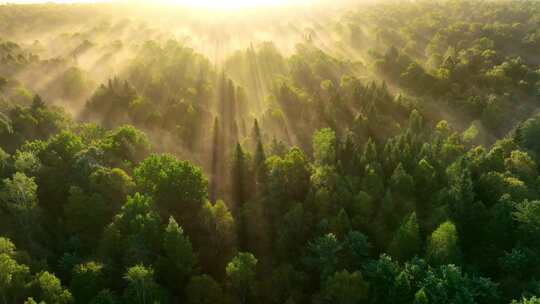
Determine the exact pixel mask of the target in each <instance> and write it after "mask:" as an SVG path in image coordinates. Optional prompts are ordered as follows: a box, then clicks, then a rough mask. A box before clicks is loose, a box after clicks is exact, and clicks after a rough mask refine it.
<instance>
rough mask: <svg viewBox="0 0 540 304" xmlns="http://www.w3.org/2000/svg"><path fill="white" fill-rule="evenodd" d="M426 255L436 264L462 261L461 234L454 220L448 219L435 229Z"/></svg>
mask: <svg viewBox="0 0 540 304" xmlns="http://www.w3.org/2000/svg"><path fill="white" fill-rule="evenodd" d="M426 256H427V258H428V259H429V260H430V261H431V262H432V263H434V264H435V265H442V264H455V263H458V262H459V261H460V258H461V251H460V248H459V236H458V232H457V229H456V226H455V225H454V224H453V223H452V222H450V221H446V222H444V223H442V224H441V225H439V227H438V228H437V229H436V230H435V231H433V233H432V234H431V237H430V238H429V241H428V244H427V248H426Z"/></svg>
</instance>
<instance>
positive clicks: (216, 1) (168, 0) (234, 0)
mask: <svg viewBox="0 0 540 304" xmlns="http://www.w3.org/2000/svg"><path fill="white" fill-rule="evenodd" d="M113 1H114V0H10V1H4V0H0V3H47V2H54V3H81V2H85V3H91V2H113ZM131 1H132V2H137V3H146V4H148V3H158V4H175V5H182V6H189V7H198V8H210V9H238V8H252V7H272V6H282V5H298V4H311V3H314V2H317V1H319V0H157V1H155V0H154V1H151V0H131ZM116 2H130V0H116Z"/></svg>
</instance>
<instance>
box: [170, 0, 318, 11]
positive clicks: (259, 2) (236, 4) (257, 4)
mask: <svg viewBox="0 0 540 304" xmlns="http://www.w3.org/2000/svg"><path fill="white" fill-rule="evenodd" d="M161 2H162V3H165V4H173V5H179V6H185V7H192V8H200V9H208V10H239V9H254V8H270V7H280V6H297V5H305V4H312V3H314V2H317V1H316V0H162V1H161Z"/></svg>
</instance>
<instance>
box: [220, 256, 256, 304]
mask: <svg viewBox="0 0 540 304" xmlns="http://www.w3.org/2000/svg"><path fill="white" fill-rule="evenodd" d="M257 263H258V261H257V259H256V258H255V256H253V254H251V253H248V252H241V253H239V254H238V255H236V256H235V257H234V258H233V259H232V261H231V262H229V264H227V267H226V269H225V270H226V272H227V277H228V278H229V280H230V282H231V284H232V287H233V289H234V290H235V292H236V294H237V296H238V301H239V302H240V303H248V301H249V300H248V299H249V297H250V296H252V294H253V292H254V288H255V284H254V283H255V281H254V280H255V275H256V266H257Z"/></svg>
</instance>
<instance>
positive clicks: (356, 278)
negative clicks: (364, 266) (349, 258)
mask: <svg viewBox="0 0 540 304" xmlns="http://www.w3.org/2000/svg"><path fill="white" fill-rule="evenodd" d="M367 290H368V288H367V284H366V282H364V279H363V278H362V275H361V274H360V272H354V273H349V272H348V271H347V270H343V271H341V272H336V273H335V274H334V275H333V276H331V277H329V278H328V279H327V280H326V282H325V284H324V287H323V288H322V292H323V294H324V296H325V298H326V299H327V300H328V301H330V302H332V303H337V304H356V303H363V302H364V301H365V300H366V299H367V297H368V296H367Z"/></svg>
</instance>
